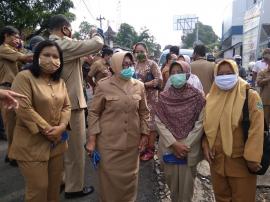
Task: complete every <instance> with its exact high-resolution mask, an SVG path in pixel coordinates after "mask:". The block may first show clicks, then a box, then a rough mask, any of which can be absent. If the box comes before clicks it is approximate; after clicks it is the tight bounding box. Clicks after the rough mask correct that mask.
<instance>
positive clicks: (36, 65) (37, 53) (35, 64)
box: [29, 40, 64, 81]
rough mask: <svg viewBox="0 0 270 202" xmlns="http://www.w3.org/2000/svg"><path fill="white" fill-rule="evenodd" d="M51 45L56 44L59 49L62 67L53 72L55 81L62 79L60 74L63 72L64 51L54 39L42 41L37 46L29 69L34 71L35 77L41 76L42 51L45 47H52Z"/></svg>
mask: <svg viewBox="0 0 270 202" xmlns="http://www.w3.org/2000/svg"><path fill="white" fill-rule="evenodd" d="M51 46H55V47H56V48H57V50H58V53H59V59H60V68H59V69H58V70H57V71H56V72H54V73H53V74H52V79H53V80H54V81H58V80H59V79H60V76H61V73H62V69H63V64H64V61H63V52H62V50H61V48H60V47H59V46H58V44H57V43H56V42H54V41H50V40H45V41H41V42H40V43H39V44H38V45H37V46H36V48H35V51H34V56H33V64H32V65H31V66H30V68H29V70H30V71H31V72H32V74H33V75H34V76H35V77H39V76H40V73H41V69H40V66H39V57H40V53H41V51H42V50H43V49H44V48H45V47H51Z"/></svg>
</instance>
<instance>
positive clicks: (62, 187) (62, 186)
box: [60, 184, 65, 193]
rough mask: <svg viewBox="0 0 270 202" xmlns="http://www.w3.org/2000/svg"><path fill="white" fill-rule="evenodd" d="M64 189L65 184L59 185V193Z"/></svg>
mask: <svg viewBox="0 0 270 202" xmlns="http://www.w3.org/2000/svg"><path fill="white" fill-rule="evenodd" d="M64 190H65V184H61V185H60V193H62V192H63V191H64Z"/></svg>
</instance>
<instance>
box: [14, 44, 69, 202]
mask: <svg viewBox="0 0 270 202" xmlns="http://www.w3.org/2000/svg"><path fill="white" fill-rule="evenodd" d="M62 67H63V56H62V52H61V50H60V48H59V46H58V45H57V44H56V43H55V42H52V41H43V42H41V43H40V44H39V45H38V46H37V47H36V49H35V53H34V60H33V65H32V67H31V68H30V70H25V71H22V72H20V73H19V74H18V75H17V77H16V78H15V80H14V83H13V85H12V89H13V90H14V91H15V92H17V93H21V94H23V95H25V96H27V98H22V99H20V100H19V104H20V107H19V108H18V109H17V110H16V115H17V117H16V119H17V120H16V126H15V129H14V139H13V142H12V144H11V149H10V153H9V157H10V158H12V159H16V160H17V162H18V164H19V168H20V171H21V172H22V175H23V176H24V179H25V183H26V194H25V200H26V201H27V202H48V201H50V202H57V201H59V192H60V184H61V180H62V172H63V163H64V162H63V154H64V152H65V151H66V149H67V143H66V138H65V136H64V134H65V133H64V131H65V129H66V126H67V125H68V121H69V119H70V110H71V107H70V102H69V98H68V94H67V89H66V86H65V83H64V81H63V80H62V79H60V74H61V71H62Z"/></svg>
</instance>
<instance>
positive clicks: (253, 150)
mask: <svg viewBox="0 0 270 202" xmlns="http://www.w3.org/2000/svg"><path fill="white" fill-rule="evenodd" d="M248 99H249V100H248V101H249V103H248V107H249V116H250V117H249V118H250V128H249V134H248V139H247V142H246V143H244V135H243V129H242V125H241V122H242V118H241V120H240V122H239V126H238V127H237V128H236V129H235V131H234V132H233V150H232V155H231V157H228V156H226V155H225V154H224V152H223V148H222V142H221V141H222V140H221V134H220V132H218V134H217V137H216V141H215V144H214V146H213V147H214V151H215V158H214V161H213V162H212V164H211V168H212V169H214V170H215V172H216V173H218V174H220V175H222V176H229V177H247V176H249V175H250V173H249V171H248V168H247V164H246V160H247V161H253V162H261V157H262V151H263V123H264V122H263V121H264V120H263V119H264V114H263V107H262V102H261V99H260V96H259V95H258V93H257V92H256V91H253V90H249V97H248Z"/></svg>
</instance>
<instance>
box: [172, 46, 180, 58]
mask: <svg viewBox="0 0 270 202" xmlns="http://www.w3.org/2000/svg"><path fill="white" fill-rule="evenodd" d="M170 53H173V54H175V55H177V56H178V55H179V46H172V47H170Z"/></svg>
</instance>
